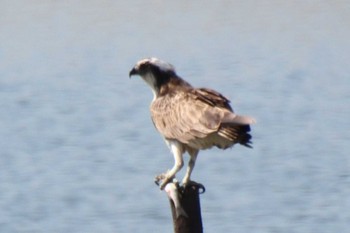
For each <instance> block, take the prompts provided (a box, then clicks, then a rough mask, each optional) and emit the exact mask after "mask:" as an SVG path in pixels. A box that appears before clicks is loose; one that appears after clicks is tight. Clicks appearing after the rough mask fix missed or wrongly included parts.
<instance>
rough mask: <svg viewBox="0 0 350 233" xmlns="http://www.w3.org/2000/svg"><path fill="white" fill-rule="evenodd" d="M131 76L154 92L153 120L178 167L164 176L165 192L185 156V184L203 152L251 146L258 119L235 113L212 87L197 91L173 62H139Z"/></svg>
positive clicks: (146, 60)
mask: <svg viewBox="0 0 350 233" xmlns="http://www.w3.org/2000/svg"><path fill="white" fill-rule="evenodd" d="M129 75H130V76H131V75H140V76H141V77H142V78H143V79H144V80H145V81H146V83H147V84H149V85H150V86H151V88H152V90H153V93H154V99H153V101H152V103H151V107H150V110H151V116H152V121H153V123H154V125H155V127H156V128H157V130H158V131H159V132H160V134H161V135H162V136H163V137H164V139H165V141H166V142H167V144H168V146H169V147H170V149H171V151H172V153H173V154H174V158H175V165H174V167H173V168H172V169H171V170H170V171H168V172H167V173H166V174H165V175H164V180H163V183H162V184H161V189H163V188H164V187H165V185H166V184H167V183H168V182H169V181H171V180H172V179H173V178H174V176H175V174H176V173H177V172H178V171H179V170H180V169H181V167H182V166H183V158H182V155H183V153H185V152H186V151H187V152H188V153H189V155H190V161H189V164H188V168H187V172H186V175H185V177H184V179H183V184H184V185H186V184H188V183H189V182H190V175H191V172H192V170H193V167H194V164H195V160H196V158H197V154H198V151H199V150H203V149H209V148H211V147H213V146H216V147H218V148H221V149H226V148H229V147H232V146H233V145H234V144H237V143H238V144H241V145H244V146H246V147H251V145H250V144H251V141H250V140H251V135H250V134H249V131H250V124H252V123H254V119H253V118H251V117H248V116H240V115H237V114H235V113H234V112H233V110H232V108H231V106H230V101H229V100H228V99H227V98H225V97H224V96H223V95H221V94H220V93H218V92H216V91H214V90H211V89H208V88H193V87H192V86H191V85H190V84H189V83H187V82H186V81H184V80H183V79H181V78H180V77H179V76H178V75H177V74H176V72H175V69H174V67H173V66H172V65H170V64H169V63H166V62H164V61H161V60H159V59H157V58H147V59H143V60H141V61H139V62H138V63H137V64H136V65H135V66H134V68H133V69H132V70H131V71H130V73H129Z"/></svg>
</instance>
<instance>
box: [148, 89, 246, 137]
mask: <svg viewBox="0 0 350 233" xmlns="http://www.w3.org/2000/svg"><path fill="white" fill-rule="evenodd" d="M151 115H152V120H153V123H154V125H155V127H156V128H157V130H158V131H159V132H160V133H161V134H162V135H163V136H164V137H165V138H167V139H177V140H179V141H181V142H182V143H188V142H189V141H191V140H195V139H198V138H205V137H207V136H208V135H210V134H212V133H214V132H218V131H219V130H220V129H221V128H222V127H221V124H222V123H224V124H225V125H227V124H228V125H230V124H236V125H237V124H238V125H241V124H249V123H250V122H251V121H250V120H249V119H250V118H249V117H248V118H245V117H241V116H238V115H236V114H234V113H233V111H232V108H231V107H230V105H229V100H228V99H227V98H225V97H224V96H222V95H221V94H220V93H218V92H215V91H213V90H210V89H206V88H201V89H190V90H186V91H178V92H176V93H172V94H168V95H164V96H161V97H158V98H157V99H156V100H155V101H154V102H153V103H152V105H151ZM226 128H227V127H226ZM236 134H237V133H236V130H223V132H222V133H221V135H223V136H224V137H225V136H226V137H227V138H229V139H231V138H234V137H236V136H237V135H236Z"/></svg>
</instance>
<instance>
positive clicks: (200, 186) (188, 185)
mask: <svg viewBox="0 0 350 233" xmlns="http://www.w3.org/2000/svg"><path fill="white" fill-rule="evenodd" d="M190 186H193V187H194V188H196V189H198V190H199V193H200V194H202V193H204V192H205V187H204V185H202V184H201V183H197V182H195V181H192V180H189V181H187V182H186V183H183V184H182V187H183V188H184V189H186V188H187V187H190Z"/></svg>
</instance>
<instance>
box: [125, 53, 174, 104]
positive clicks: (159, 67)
mask: <svg viewBox="0 0 350 233" xmlns="http://www.w3.org/2000/svg"><path fill="white" fill-rule="evenodd" d="M132 75H140V76H141V78H142V79H143V80H145V82H146V83H147V84H148V85H149V86H150V87H151V88H152V90H153V93H154V95H155V97H157V96H158V93H159V89H160V86H161V85H162V84H164V83H165V82H167V81H168V80H169V78H170V77H176V72H175V68H174V66H173V65H171V64H170V63H167V62H165V61H162V60H160V59H158V58H154V57H152V58H145V59H142V60H140V61H138V62H137V63H136V65H135V66H134V67H133V68H132V69H131V71H130V73H129V76H130V77H131V76H132Z"/></svg>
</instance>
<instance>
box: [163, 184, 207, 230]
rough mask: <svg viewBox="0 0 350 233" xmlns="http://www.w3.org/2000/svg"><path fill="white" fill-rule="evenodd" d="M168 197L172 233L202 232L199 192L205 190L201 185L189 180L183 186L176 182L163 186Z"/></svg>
mask: <svg viewBox="0 0 350 233" xmlns="http://www.w3.org/2000/svg"><path fill="white" fill-rule="evenodd" d="M165 191H166V193H167V195H168V197H169V202H170V207H171V212H172V217H173V225H174V233H203V225H202V216H201V207H200V200H199V194H202V193H204V192H205V188H204V186H203V185H201V184H199V183H196V182H193V181H192V182H191V183H190V184H188V185H187V186H186V187H185V188H184V187H179V184H178V182H172V183H169V184H167V185H166V186H165Z"/></svg>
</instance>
